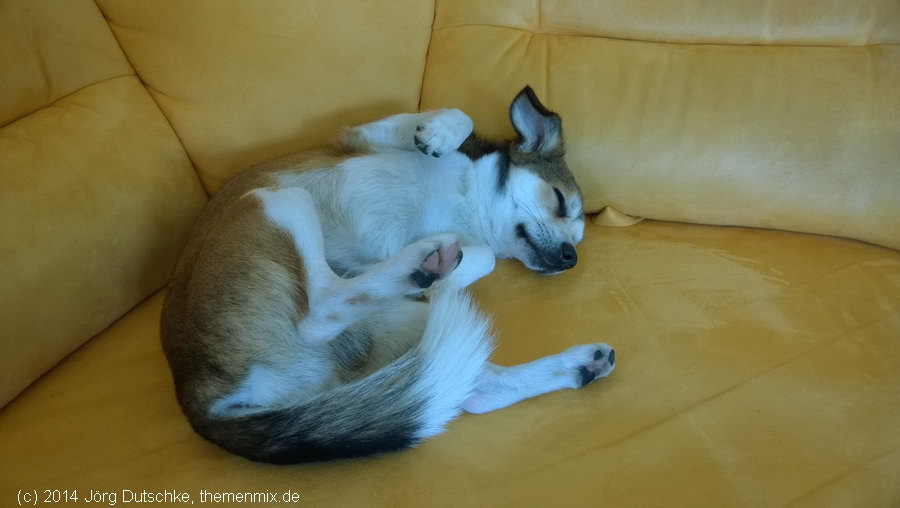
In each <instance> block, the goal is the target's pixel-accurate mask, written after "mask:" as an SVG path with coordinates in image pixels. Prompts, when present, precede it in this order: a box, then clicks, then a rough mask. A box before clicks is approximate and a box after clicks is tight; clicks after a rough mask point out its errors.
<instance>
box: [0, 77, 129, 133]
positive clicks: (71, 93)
mask: <svg viewBox="0 0 900 508" xmlns="http://www.w3.org/2000/svg"><path fill="white" fill-rule="evenodd" d="M132 76H135V77H136V76H137V75H136V74H134V73H130V74H120V75H118V76H111V77H108V78H103V79H100V80H97V81H94V82H92V83H88V84H87V85H84V86H82V87H79V88H77V89H75V90H72V91H71V92H69V93H67V94H65V95H63V96H61V97H59V98H57V99H56V100H55V101H53V102H51V103H49V104H45V105H43V106H41V107H39V108H38V109H35V110H34V111H29V112H28V113H25V114H24V115H21V116H18V117H16V118H13V119H12V120H10V121H9V122H6V123H4V124H2V125H0V129H4V128H6V127H9V126H10V125H12V124H14V123H16V122H18V121H19V120H22V119H24V118H28V117H29V116H31V115H33V114H35V113H37V112H38V111H43V110H45V109H47V108H52V107H53V106H55V105H56V104H57V103H58V102H59V101H61V100H63V99H66V98H68V97H71V96H73V95H75V94H77V93H78V92H80V91H82V90H85V89H88V88H90V87H92V86H94V85H99V84H100V83H106V82H107V81H112V80H114V79H121V78H130V77H132Z"/></svg>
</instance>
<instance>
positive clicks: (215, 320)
mask: <svg viewBox="0 0 900 508" xmlns="http://www.w3.org/2000/svg"><path fill="white" fill-rule="evenodd" d="M509 116H510V121H511V122H512V125H513V127H514V128H515V130H516V132H517V134H518V136H517V137H516V139H513V140H508V141H502V142H498V141H490V140H487V139H484V138H481V137H479V136H478V135H476V134H475V133H474V132H473V124H472V120H471V119H470V118H469V117H468V116H466V115H465V114H464V113H462V112H461V111H459V110H455V109H451V110H439V111H431V112H426V113H420V114H398V115H395V116H391V117H388V118H385V119H383V120H379V121H376V122H373V123H369V124H365V125H361V126H358V127H354V128H350V129H347V130H345V131H344V133H343V134H342V135H341V136H340V137H339V138H338V139H337V140H336V141H334V142H333V143H332V144H331V145H330V146H328V147H327V148H324V149H320V150H314V151H307V152H302V153H298V154H293V155H289V156H286V157H283V158H281V159H277V160H274V161H270V162H266V163H263V164H260V165H258V166H256V167H254V168H251V169H249V170H247V171H245V172H243V173H240V174H238V175H237V176H235V177H234V178H233V179H231V180H230V181H229V182H227V183H226V184H225V185H224V186H223V187H222V188H221V190H220V191H219V192H218V193H216V194H215V195H214V196H213V198H212V199H211V200H210V201H209V203H208V204H207V206H206V207H205V208H204V210H203V211H202V212H201V213H200V216H199V219H198V221H197V223H196V225H195V226H194V230H193V232H192V234H191V237H190V239H189V240H188V242H187V244H186V246H185V248H184V251H183V252H182V255H181V257H180V258H179V261H178V263H177V265H176V267H175V270H174V274H173V277H172V280H171V284H170V285H169V289H168V292H167V295H166V299H165V303H164V307H163V312H162V320H161V339H162V345H163V349H164V352H165V354H166V357H167V359H168V362H169V366H170V367H171V370H172V375H173V378H174V382H175V391H176V396H177V399H178V402H179V404H180V406H181V408H182V411H183V412H184V414H185V415H186V416H187V419H188V420H189V422H190V423H191V425H192V427H193V428H194V430H195V431H196V432H197V433H199V434H200V435H201V436H203V437H205V438H206V439H208V440H209V441H211V442H213V443H216V444H218V445H219V446H221V447H222V448H224V449H226V450H228V451H231V452H233V453H236V454H238V455H241V456H243V457H246V458H248V459H251V460H255V461H262V462H269V463H276V464H285V463H300V462H309V461H319V460H329V459H336V458H350V457H360V456H366V455H371V454H376V453H381V452H387V451H392V450H398V449H402V448H406V447H410V446H413V445H415V444H416V443H418V442H420V441H421V440H423V439H426V438H429V437H432V436H434V435H436V434H439V433H440V432H441V431H442V430H443V429H444V426H445V425H446V424H447V423H448V422H449V421H450V420H451V419H453V418H455V417H456V416H458V415H459V414H460V413H461V412H462V411H466V412H469V413H485V412H488V411H493V410H495V409H499V408H502V407H505V406H508V405H510V404H514V403H516V402H518V401H521V400H523V399H526V398H529V397H533V396H536V395H540V394H543V393H547V392H551V391H554V390H559V389H563V388H578V387H581V386H584V385H586V384H587V383H589V382H591V381H593V380H595V379H599V378H602V377H605V376H607V375H609V374H610V372H612V370H613V368H614V367H615V351H614V350H613V348H612V347H610V346H609V345H607V344H604V343H596V344H587V345H581V346H575V347H572V348H570V349H568V350H566V351H564V352H562V353H560V354H557V355H553V356H549V357H545V358H542V359H539V360H536V361H534V362H531V363H526V364H523V365H517V366H512V367H501V366H498V365H494V364H492V363H489V362H488V357H489V355H490V351H491V347H492V346H491V340H492V337H491V334H490V330H489V328H490V324H489V321H488V319H487V318H486V317H485V316H484V315H483V314H481V313H480V312H479V311H478V310H477V309H476V308H475V307H474V306H473V303H472V302H471V299H470V297H469V295H468V294H467V292H466V290H465V288H466V287H467V286H468V285H470V284H471V283H473V282H475V281H476V280H478V279H479V278H481V277H483V276H485V275H487V274H488V273H490V272H491V271H492V270H493V268H494V263H495V259H496V258H515V259H518V260H520V261H521V262H522V263H523V264H524V265H525V266H526V267H527V268H529V269H531V270H533V271H535V272H538V273H541V274H548V275H549V274H556V273H559V272H562V271H564V270H567V269H570V268H572V267H573V266H575V263H576V262H577V254H576V250H575V246H576V245H577V244H578V243H579V242H580V241H581V239H582V236H583V232H584V212H583V209H582V194H581V190H580V189H579V187H578V185H577V183H576V182H575V179H574V177H573V176H572V173H571V172H570V171H569V169H568V168H567V166H566V163H565V160H564V143H563V134H562V123H561V119H560V117H559V115H557V114H556V113H554V112H552V111H550V110H548V109H547V108H545V107H544V106H543V105H542V104H541V102H540V101H539V100H538V98H537V96H536V95H535V93H534V91H533V90H532V89H531V88H530V87H525V88H524V89H523V90H522V91H521V92H520V93H519V94H518V95H517V96H516V97H515V99H514V100H513V101H512V103H511V105H510V108H509Z"/></svg>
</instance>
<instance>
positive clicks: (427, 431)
mask: <svg viewBox="0 0 900 508" xmlns="http://www.w3.org/2000/svg"><path fill="white" fill-rule="evenodd" d="M471 130H472V126H471V120H470V119H469V118H468V117H466V116H465V115H463V114H462V113H461V112H459V111H458V110H444V111H439V112H430V113H423V114H417V115H416V114H412V115H410V114H404V115H396V116H393V117H389V118H386V119H384V120H380V121H378V122H374V123H371V124H367V125H363V126H360V127H356V128H354V129H352V130H351V133H352V134H355V135H357V136H358V137H359V139H362V140H364V141H365V142H366V143H368V144H369V145H370V147H371V148H373V150H374V152H373V153H372V154H370V155H364V156H360V157H355V158H351V159H348V160H347V161H345V162H343V163H341V164H339V165H338V166H337V167H335V168H329V169H325V170H314V171H308V172H304V173H297V172H290V171H286V172H283V173H280V174H279V176H278V183H279V185H280V187H281V188H279V189H276V190H257V191H255V192H254V193H253V194H254V195H255V197H256V198H258V199H260V201H261V202H262V204H263V209H264V211H265V214H266V216H267V217H268V218H269V220H270V221H271V222H272V223H274V224H275V225H277V226H279V227H281V228H283V229H284V230H285V231H287V232H288V233H289V234H290V235H291V237H292V238H293V240H294V242H295V245H296V247H297V250H298V252H299V253H300V254H301V256H302V258H303V261H304V264H305V266H306V268H307V272H308V295H309V314H308V315H307V316H306V317H305V318H304V319H303V320H302V321H301V323H300V324H299V326H298V329H297V338H298V344H300V347H303V348H306V349H305V350H304V352H305V353H312V354H313V358H314V359H316V360H317V361H318V359H317V357H316V356H315V355H317V354H318V355H321V354H322V352H323V351H324V349H322V348H324V347H325V346H326V345H327V343H328V342H329V341H330V340H332V339H333V338H335V337H337V336H338V335H339V334H340V333H341V332H343V331H344V330H346V329H347V328H348V327H350V326H353V325H354V324H357V323H360V322H365V323H367V325H368V326H370V327H371V328H372V329H373V330H374V331H375V332H376V333H374V334H373V335H376V336H379V337H386V338H393V340H392V341H391V342H389V343H378V342H376V343H375V344H374V346H373V349H372V351H371V352H370V354H369V361H368V363H367V365H366V366H365V368H364V369H363V370H364V372H363V373H362V374H365V373H370V372H372V371H374V370H377V369H378V368H380V367H381V366H383V365H386V364H387V363H389V362H390V361H392V360H393V359H395V358H397V357H398V356H400V355H401V354H403V353H404V352H405V351H406V350H408V349H409V348H410V347H417V348H418V353H419V358H420V359H421V361H422V362H423V365H422V370H421V377H420V379H418V380H417V381H416V383H415V390H416V391H417V392H419V393H420V394H421V397H422V398H423V400H426V401H427V403H426V407H425V410H424V414H423V418H422V419H423V426H422V428H421V429H420V432H419V437H428V436H432V435H434V434H437V433H439V432H440V431H441V430H442V429H443V427H444V425H445V424H446V423H447V422H448V421H449V420H450V419H452V418H453V417H455V416H456V415H457V414H458V413H459V412H460V410H461V409H462V408H463V407H465V408H466V409H467V410H469V411H471V412H485V411H490V410H493V409H497V408H500V407H504V406H507V405H509V404H512V403H515V402H517V401H519V400H522V399H525V398H528V397H532V396H535V395H538V394H540V393H546V392H548V391H552V390H558V389H561V388H573V387H576V386H577V385H578V381H577V380H578V379H580V378H579V372H580V370H579V369H581V368H583V367H586V366H587V367H590V368H592V369H595V370H596V371H597V372H598V373H599V374H598V375H599V376H600V377H602V376H603V375H607V374H608V373H609V372H610V371H611V370H612V367H613V366H612V365H606V366H605V367H604V366H603V365H602V359H601V360H600V361H597V360H595V359H594V354H595V353H596V352H597V351H598V350H600V351H605V352H606V354H608V351H610V350H611V348H609V346H606V345H604V344H594V345H588V346H579V347H578V348H580V349H577V351H576V350H575V348H573V349H570V350H569V351H567V352H564V353H561V354H560V355H556V356H552V357H547V358H544V359H541V360H537V361H535V362H532V363H529V364H525V365H522V366H517V367H510V368H502V367H498V366H495V365H492V364H489V363H488V362H487V359H488V355H489V352H490V334H489V323H488V320H487V319H486V318H485V317H484V316H482V315H480V314H479V313H478V312H477V311H476V310H475V309H474V307H473V306H472V303H471V301H470V299H469V297H468V296H467V295H466V293H465V292H464V291H461V289H462V288H465V287H466V286H468V285H469V284H471V283H473V282H475V281H476V280H477V279H479V278H481V277H483V276H484V275H487V274H488V273H489V272H490V271H492V270H493V268H494V258H495V255H496V256H499V257H519V256H518V251H519V249H521V246H520V243H521V240H520V239H517V238H516V237H515V234H514V229H515V224H516V223H517V222H521V221H529V224H532V223H535V221H537V222H541V221H545V222H548V223H549V222H550V219H549V218H548V217H547V212H546V210H545V208H546V206H545V205H543V204H542V200H546V195H545V194H546V192H551V193H552V190H550V189H549V188H548V187H547V185H548V184H547V183H546V182H544V181H542V180H541V179H540V178H537V177H536V176H535V175H534V174H532V173H528V172H526V171H522V170H516V169H515V168H514V169H513V170H512V172H511V174H510V179H509V189H510V190H509V192H507V193H505V194H503V195H502V196H501V195H500V193H499V192H498V190H497V176H496V175H497V172H496V168H495V165H496V164H497V155H496V154H492V155H487V156H485V157H482V158H481V159H479V160H478V161H476V162H472V161H470V160H469V158H468V157H466V156H465V155H463V154H461V153H459V152H455V151H454V150H455V148H457V147H458V146H459V144H460V143H462V141H463V140H464V139H465V138H466V137H467V136H468V135H469V134H470V133H471ZM417 135H421V139H420V140H419V141H420V144H424V145H425V146H426V151H438V152H440V157H432V156H430V155H423V154H422V153H420V152H419V151H418V150H417V148H416V147H415V146H414V145H415V137H416V136H417ZM577 207H578V208H580V203H578V204H577ZM554 224H557V223H554ZM583 225H584V221H583V218H582V219H580V222H579V221H578V220H573V221H570V222H569V223H566V224H564V225H554V226H552V227H551V226H544V228H545V231H543V233H541V232H539V231H536V232H535V235H537V234H539V233H541V234H546V235H549V238H550V240H548V241H554V242H562V241H568V242H571V243H573V244H574V243H577V242H578V241H579V240H580V239H581V234H582V231H583ZM529 227H531V226H529ZM448 233H452V234H448ZM455 242H459V243H460V244H461V245H462V251H463V254H464V255H463V259H462V262H461V264H460V266H459V267H458V268H456V270H454V272H453V273H452V274H450V275H449V276H448V277H446V279H445V280H443V281H438V282H437V283H436V284H435V285H434V286H433V289H432V290H430V291H429V292H430V299H431V302H430V306H429V307H428V310H427V313H426V312H425V307H424V306H423V304H421V303H418V302H410V301H408V300H405V299H404V297H406V296H409V295H414V294H417V293H420V292H421V289H420V288H417V287H416V286H415V285H413V284H412V283H411V280H410V274H412V273H413V272H414V271H416V270H418V269H419V267H420V266H421V265H422V263H423V261H424V260H425V258H426V257H427V256H428V255H429V254H430V253H431V252H433V251H435V250H436V249H439V248H443V247H446V246H448V245H450V244H452V243H455ZM520 259H521V258H520ZM333 268H334V269H338V270H339V272H340V271H343V272H345V273H347V274H352V275H355V276H354V277H352V278H342V277H339V276H338V275H337V274H335V273H334V271H333ZM362 294H366V295H368V296H369V297H370V298H368V299H367V301H366V302H365V303H364V304H361V303H358V302H356V303H350V300H352V299H353V298H354V297H357V296H359V295H362ZM301 367H302V368H306V366H305V365H302V366H301V365H300V364H296V365H295V364H286V365H285V366H283V367H282V368H283V369H285V370H286V371H285V372H277V371H276V372H273V371H272V370H271V369H270V368H264V367H262V366H256V367H254V368H253V369H252V370H251V372H250V374H249V376H248V377H247V379H246V381H245V382H244V383H243V384H242V386H241V387H240V388H239V389H238V390H237V391H236V392H234V393H233V394H231V395H229V396H227V397H225V398H223V399H222V400H220V401H219V402H218V403H217V404H216V405H215V408H214V409H215V410H217V411H219V412H222V411H225V410H226V409H225V408H228V407H231V406H234V405H235V404H237V405H246V406H253V405H268V404H271V403H272V402H273V401H278V400H285V399H286V397H287V396H288V394H292V393H296V391H297V390H298V387H297V386H296V383H297V382H298V379H299V378H300V377H302V376H301V375H299V374H295V373H296V372H298V371H299V370H300V368H301ZM603 369H605V370H604V371H603V372H600V371H601V370H603ZM326 370H327V369H326ZM322 376H323V379H327V380H328V381H327V382H332V381H333V377H332V374H330V373H329V374H325V373H322ZM323 382H324V381H323ZM467 401H468V402H467Z"/></svg>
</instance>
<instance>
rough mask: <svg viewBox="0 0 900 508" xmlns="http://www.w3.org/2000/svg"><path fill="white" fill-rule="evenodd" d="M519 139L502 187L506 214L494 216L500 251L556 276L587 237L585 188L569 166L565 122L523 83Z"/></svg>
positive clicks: (514, 110)
mask: <svg viewBox="0 0 900 508" xmlns="http://www.w3.org/2000/svg"><path fill="white" fill-rule="evenodd" d="M509 118H510V121H511V122H512V125H513V127H514V128H515V130H516V132H517V133H518V135H519V136H518V138H517V139H515V140H513V141H512V142H511V143H510V144H509V148H508V150H507V152H508V158H507V161H508V165H506V167H503V168H501V170H500V174H499V178H498V186H499V188H498V190H499V192H501V193H502V194H503V195H504V196H505V198H506V199H505V200H504V201H505V202H506V206H505V208H506V210H505V211H506V213H503V214H501V217H498V218H495V221H496V222H495V232H496V233H497V234H498V235H500V236H502V237H503V238H502V240H501V242H502V244H503V245H504V248H503V249H502V250H503V251H504V252H505V254H507V255H508V256H509V257H514V258H516V259H518V260H520V261H521V262H522V263H524V264H525V266H526V267H528V268H529V269H531V270H534V271H536V272H539V273H543V274H548V275H549V274H556V273H559V272H562V271H564V270H568V269H570V268H572V267H574V266H575V263H576V262H577V261H578V254H577V253H576V251H575V246H576V245H578V243H579V242H580V241H581V239H582V237H583V235H584V209H583V208H582V196H581V189H580V188H579V187H578V184H577V183H576V182H575V178H574V177H573V176H572V173H571V172H570V171H569V168H568V166H566V161H565V157H564V156H565V147H564V143H563V133H562V120H561V119H560V117H559V115H557V114H556V113H554V112H552V111H550V110H548V109H547V108H545V107H544V105H543V104H541V102H540V101H539V100H538V98H537V96H536V95H535V93H534V91H533V90H532V89H531V87H527V86H526V87H525V88H524V89H523V90H522V91H521V92H519V94H518V95H517V96H516V98H515V99H514V100H513V101H512V104H510V106H509Z"/></svg>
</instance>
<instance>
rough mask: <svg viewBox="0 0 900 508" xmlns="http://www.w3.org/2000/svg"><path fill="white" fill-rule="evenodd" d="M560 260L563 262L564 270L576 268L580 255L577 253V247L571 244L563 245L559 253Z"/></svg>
mask: <svg viewBox="0 0 900 508" xmlns="http://www.w3.org/2000/svg"><path fill="white" fill-rule="evenodd" d="M559 259H560V260H561V261H562V266H563V269H564V270H568V269H569V268H572V267H573V266H575V263H577V262H578V254H577V253H576V252H575V246H574V245H572V244H571V243H568V242H566V243H563V244H562V246H561V247H560V251H559Z"/></svg>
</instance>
